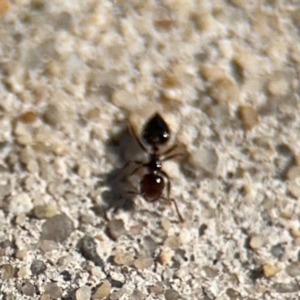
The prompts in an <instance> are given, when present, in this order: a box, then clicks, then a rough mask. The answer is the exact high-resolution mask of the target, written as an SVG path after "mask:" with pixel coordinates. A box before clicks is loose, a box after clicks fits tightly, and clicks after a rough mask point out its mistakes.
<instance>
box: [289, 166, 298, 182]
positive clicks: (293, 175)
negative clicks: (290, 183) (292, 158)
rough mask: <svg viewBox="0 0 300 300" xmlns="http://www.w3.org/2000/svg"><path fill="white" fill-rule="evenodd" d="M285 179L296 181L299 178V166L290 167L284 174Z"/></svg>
mask: <svg viewBox="0 0 300 300" xmlns="http://www.w3.org/2000/svg"><path fill="white" fill-rule="evenodd" d="M286 177H287V179H289V180H296V179H298V178H299V177H300V166H292V167H291V168H289V170H288V171H287V174H286Z"/></svg>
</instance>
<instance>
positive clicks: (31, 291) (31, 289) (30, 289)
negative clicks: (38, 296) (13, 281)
mask: <svg viewBox="0 0 300 300" xmlns="http://www.w3.org/2000/svg"><path fill="white" fill-rule="evenodd" d="M22 293H23V294H24V295H26V296H30V297H33V296H34V295H35V293H36V288H35V286H34V285H33V284H32V283H31V282H29V281H27V282H26V283H25V284H24V285H23V286H22Z"/></svg>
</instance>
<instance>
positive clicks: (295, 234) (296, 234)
mask: <svg viewBox="0 0 300 300" xmlns="http://www.w3.org/2000/svg"><path fill="white" fill-rule="evenodd" d="M290 234H291V236H292V237H294V238H299V237H300V229H299V227H298V226H295V225H293V227H291V228H290Z"/></svg>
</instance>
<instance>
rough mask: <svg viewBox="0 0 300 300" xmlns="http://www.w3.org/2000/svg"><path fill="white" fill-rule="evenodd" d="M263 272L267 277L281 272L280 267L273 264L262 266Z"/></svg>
mask: <svg viewBox="0 0 300 300" xmlns="http://www.w3.org/2000/svg"><path fill="white" fill-rule="evenodd" d="M262 271H263V274H264V276H265V277H266V278H270V277H272V276H274V275H276V274H277V273H278V272H279V269H278V268H277V267H276V266H274V265H271V264H264V265H263V267H262Z"/></svg>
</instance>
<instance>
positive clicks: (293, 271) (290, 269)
mask: <svg viewBox="0 0 300 300" xmlns="http://www.w3.org/2000/svg"><path fill="white" fill-rule="evenodd" d="M285 272H286V273H287V274H288V275H289V276H291V277H297V276H299V275H300V262H293V263H290V264H289V265H287V266H286V268H285Z"/></svg>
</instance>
